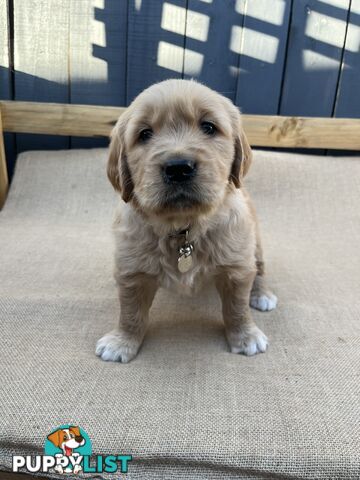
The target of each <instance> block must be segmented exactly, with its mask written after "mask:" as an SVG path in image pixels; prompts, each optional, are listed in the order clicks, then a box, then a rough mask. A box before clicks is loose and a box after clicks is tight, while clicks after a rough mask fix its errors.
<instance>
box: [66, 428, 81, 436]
mask: <svg viewBox="0 0 360 480" xmlns="http://www.w3.org/2000/svg"><path fill="white" fill-rule="evenodd" d="M69 430H70V432H71V433H73V434H74V435H75V437H79V436H80V435H81V433H80V428H79V427H69Z"/></svg>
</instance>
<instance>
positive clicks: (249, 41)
mask: <svg viewBox="0 0 360 480" xmlns="http://www.w3.org/2000/svg"><path fill="white" fill-rule="evenodd" d="M291 3H292V2H291V1H286V2H285V1H284V0H273V1H272V2H271V8H269V2H268V0H256V2H251V1H248V2H247V3H246V5H245V8H244V11H243V13H244V16H245V18H244V25H243V30H242V32H241V35H240V31H239V33H238V39H237V41H236V43H235V44H234V47H233V48H237V49H238V51H239V53H240V54H241V56H240V63H239V77H238V85H237V94H236V105H239V107H240V108H241V110H242V111H243V112H244V113H254V114H268V115H270V114H272V115H276V114H277V113H278V107H279V101H280V94H281V83H282V75H283V70H284V62H285V53H286V45H287V40H288V30H289V20H290V11H291Z"/></svg>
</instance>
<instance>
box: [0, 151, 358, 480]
mask: <svg viewBox="0 0 360 480" xmlns="http://www.w3.org/2000/svg"><path fill="white" fill-rule="evenodd" d="M105 159H106V152H105V151H104V150H93V151H89V150H86V151H64V152H31V153H24V154H22V155H20V157H19V160H18V164H17V171H16V175H15V179H14V182H13V185H12V188H11V191H10V195H9V197H8V200H7V203H6V206H5V208H4V210H3V211H2V212H1V214H0V316H1V358H0V369H1V392H0V401H1V418H0V421H1V429H0V448H1V457H0V469H1V470H8V469H9V468H10V466H11V455H12V454H22V453H24V454H37V453H38V454H41V453H43V445H44V440H45V438H46V436H47V434H48V433H49V432H50V431H51V430H52V429H53V428H55V427H56V426H58V425H61V424H65V423H74V424H75V425H80V426H81V427H82V428H83V429H85V430H86V431H87V433H88V434H89V436H90V438H91V440H92V444H93V451H94V453H96V454H110V453H114V454H116V453H130V454H132V455H133V456H134V460H133V462H132V463H131V464H130V465H129V467H130V468H129V473H128V475H127V476H126V477H124V478H128V479H141V480H148V479H149V480H150V479H174V480H178V479H219V480H220V479H237V478H249V479H270V478H271V479H287V478H291V479H295V478H301V479H303V478H304V479H305V478H306V479H347V480H349V479H357V478H359V475H360V455H359V451H360V448H359V447H360V445H359V408H360V399H359V390H360V388H359V373H360V362H359V359H360V346H359V332H360V322H359V312H360V300H359V292H360V274H359V271H360V261H359V249H360V193H359V190H360V158H329V157H314V156H303V155H297V154H288V153H275V152H256V154H255V161H254V164H253V166H252V169H251V171H250V174H249V176H248V178H247V186H248V189H249V190H250V192H251V194H252V196H253V198H254V200H255V204H256V206H257V209H258V213H259V217H260V221H261V229H262V236H263V241H264V248H265V254H266V261H267V271H268V277H269V282H270V284H271V285H272V288H273V290H274V291H275V292H276V294H277V295H278V297H279V306H278V309H277V310H275V311H273V312H271V313H260V312H255V311H254V312H253V315H254V317H255V319H256V321H257V323H258V325H259V326H260V328H262V329H263V330H264V331H265V332H266V334H267V335H268V336H269V338H270V341H271V346H270V349H269V350H268V352H267V353H266V354H263V355H258V356H256V357H253V358H246V357H244V356H237V355H233V354H230V353H229V352H228V347H227V344H226V342H225V340H224V336H223V326H222V322H221V315H220V308H219V302H218V300H217V297H216V295H215V294H214V292H207V293H204V294H203V295H202V296H201V297H200V296H199V297H197V298H193V299H190V300H189V299H188V298H181V297H176V296H174V295H173V294H169V293H167V292H162V291H161V292H160V293H159V294H158V295H157V297H156V300H155V304H154V306H153V308H152V312H151V317H152V323H151V326H150V328H149V331H148V334H147V337H146V340H145V343H144V345H143V348H142V350H141V352H140V354H139V356H138V357H137V358H136V360H135V361H133V362H131V363H130V364H128V365H121V364H116V363H105V362H102V361H101V360H99V359H98V358H97V357H96V356H95V354H94V346H95V342H96V340H97V339H98V338H99V337H100V336H101V335H102V334H103V333H105V332H107V331H108V330H109V329H111V328H112V327H113V325H114V324H115V322H116V319H117V316H118V301H117V294H116V289H115V283H114V280H113V278H112V238H111V229H110V225H111V220H112V215H113V207H114V205H115V203H116V198H115V194H114V193H113V191H112V189H111V186H110V184H109V183H108V182H107V179H106V176H105ZM90 476H91V475H90ZM102 477H105V476H102V475H97V476H94V475H93V476H91V478H102ZM0 478H1V473H0ZM52 478H57V477H56V475H52ZM59 478H64V477H59ZM106 478H120V476H119V475H113V476H111V475H108V476H107V477H106Z"/></svg>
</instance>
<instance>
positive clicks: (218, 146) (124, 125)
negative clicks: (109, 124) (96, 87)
mask: <svg viewBox="0 0 360 480" xmlns="http://www.w3.org/2000/svg"><path fill="white" fill-rule="evenodd" d="M250 162H251V149H250V146H249V144H248V142H247V140H246V137H245V135H244V132H243V130H242V127H241V119H240V113H239V111H238V109H237V108H236V107H235V106H234V105H233V104H232V103H231V102H230V101H229V100H228V99H226V98H225V97H223V96H222V95H220V94H218V93H215V92H214V91H212V90H210V89H209V88H207V87H205V86H203V85H201V84H199V83H197V82H195V81H192V80H167V81H164V82H161V83H158V84H155V85H153V86H151V87H150V88H148V89H147V90H145V91H144V92H142V93H141V94H140V95H139V96H138V97H137V98H136V99H135V100H134V101H133V103H132V104H131V105H130V107H129V108H128V109H127V111H126V112H125V113H124V114H123V115H122V116H121V117H120V119H119V120H118V122H117V124H116V126H115V127H114V129H113V132H112V135H111V143H110V156H109V162H108V177H109V179H110V181H111V183H112V185H113V186H114V188H115V189H116V190H118V191H119V192H121V195H122V198H123V199H124V201H125V202H128V201H132V202H133V203H134V205H136V207H137V208H139V209H140V210H142V211H143V212H144V213H146V214H147V215H156V216H158V217H162V218H163V219H164V220H166V219H170V220H171V219H172V218H174V217H177V218H179V216H180V217H181V216H184V217H187V218H190V217H191V216H196V215H200V214H206V213H208V212H210V211H212V210H214V209H215V208H216V207H218V206H219V205H220V204H221V203H222V201H223V199H224V197H225V195H226V193H227V192H228V191H229V188H230V189H231V188H239V187H240V185H241V179H242V177H243V176H244V175H245V174H246V172H247V170H248V169H249V166H250Z"/></svg>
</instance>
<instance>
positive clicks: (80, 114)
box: [0, 101, 360, 150]
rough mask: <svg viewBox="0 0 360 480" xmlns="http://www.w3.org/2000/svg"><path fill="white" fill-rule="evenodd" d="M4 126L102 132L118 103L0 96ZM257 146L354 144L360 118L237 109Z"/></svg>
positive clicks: (359, 138)
mask: <svg viewBox="0 0 360 480" xmlns="http://www.w3.org/2000/svg"><path fill="white" fill-rule="evenodd" d="M0 109H1V112H2V117H3V129H4V131H7V132H17V133H42V134H52V135H68V136H82V137H98V136H100V137H107V136H108V135H109V133H110V131H111V128H112V127H113V125H114V124H115V122H116V120H117V119H118V117H119V116H120V115H121V114H122V113H123V112H124V111H125V110H126V109H125V108H124V107H99V106H92V105H68V104H56V103H35V102H17V101H1V102H0ZM242 117H243V124H244V129H245V132H246V134H247V136H248V139H249V142H250V144H251V145H252V146H257V147H276V148H326V149H340V150H360V119H353V118H316V117H282V116H270V115H243V116H242Z"/></svg>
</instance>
